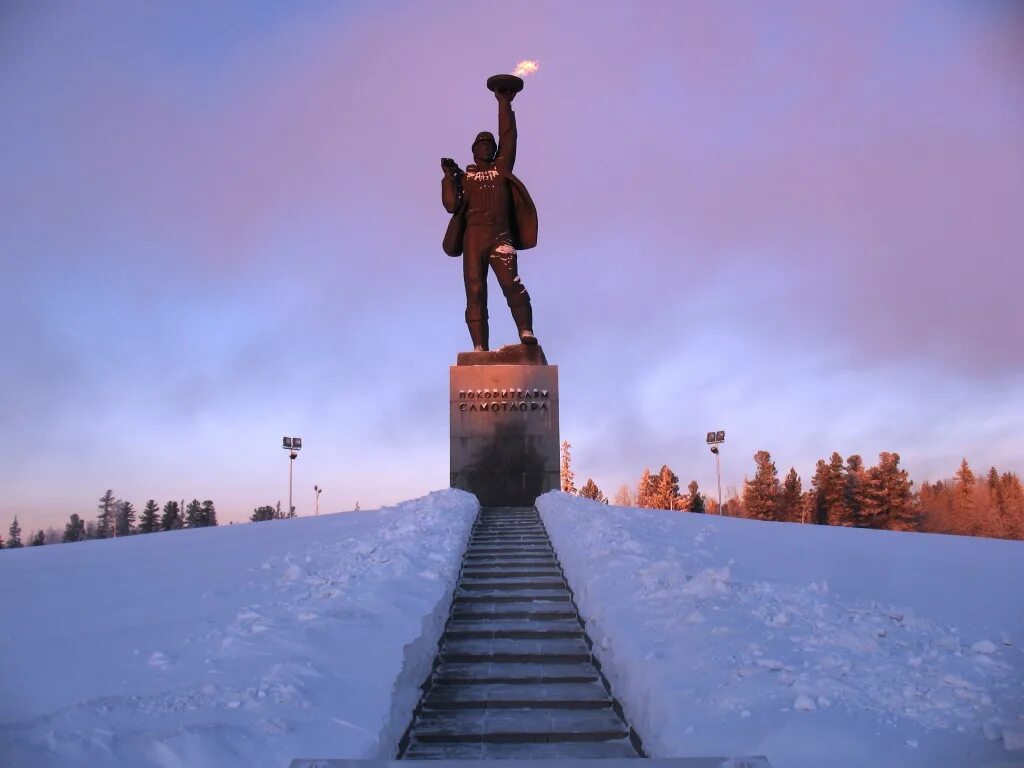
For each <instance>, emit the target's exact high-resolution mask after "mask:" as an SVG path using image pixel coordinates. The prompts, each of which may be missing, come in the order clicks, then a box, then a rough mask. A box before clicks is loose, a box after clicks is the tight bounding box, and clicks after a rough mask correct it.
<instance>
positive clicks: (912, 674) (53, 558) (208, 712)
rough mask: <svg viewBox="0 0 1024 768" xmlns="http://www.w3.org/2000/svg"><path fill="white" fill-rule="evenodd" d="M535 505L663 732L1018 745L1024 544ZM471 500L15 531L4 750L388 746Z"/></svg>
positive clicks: (902, 747) (0, 732) (785, 745)
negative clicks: (92, 535)
mask: <svg viewBox="0 0 1024 768" xmlns="http://www.w3.org/2000/svg"><path fill="white" fill-rule="evenodd" d="M538 507H539V508H540V510H541V514H542V515H543V518H544V521H545V524H546V525H547V527H548V530H549V532H550V534H551V538H552V541H553V543H554V545H555V548H556V550H557V552H558V555H559V558H560V559H561V561H562V564H563V566H564V568H565V571H566V575H567V578H568V579H569V582H570V585H571V586H572V588H573V590H574V591H575V594H576V599H577V602H578V603H579V607H580V609H581V612H582V614H583V615H584V617H585V618H586V619H587V629H588V631H589V632H590V635H591V637H592V639H593V640H594V641H595V649H596V651H597V654H598V656H599V658H600V659H601V661H602V663H603V664H604V670H605V672H606V674H608V676H609V678H610V679H611V681H612V684H613V687H614V691H615V694H616V695H617V696H618V697H619V698H620V700H621V701H622V702H623V704H624V705H625V708H626V714H627V717H628V718H629V719H630V722H631V723H632V725H633V726H634V727H635V728H636V729H637V731H638V732H639V733H640V735H641V737H642V738H643V740H644V744H645V746H646V747H647V748H648V749H649V750H650V751H651V752H652V754H653V755H654V756H684V755H709V754H723V753H731V754H739V753H747V754H765V755H767V756H768V757H769V759H770V761H771V764H772V766H773V768H810V767H811V766H814V768H818V767H819V766H822V765H827V766H838V767H842V766H849V767H850V768H853V767H854V766H856V768H862V767H863V766H871V767H872V768H893V767H895V766H910V767H911V768H916V767H917V766H920V768H924V767H925V766H928V768H932V767H933V766H940V767H942V768H946V767H952V766H970V767H971V768H976V767H988V768H995V767H996V766H1000V767H1005V766H1024V719H1022V716H1024V543H1021V542H1010V541H992V540H984V539H965V538H959V537H953V536H937V535H925V534H899V533H889V532H884V531H862V530H851V529H838V528H822V527H817V526H800V525H787V524H777V523H759V522H754V521H748V520H734V519H729V518H724V519H723V518H718V517H713V516H707V515H689V514H683V513H678V512H662V511H656V510H639V509H623V508H618V507H607V506H604V505H601V504H595V503H593V502H588V501H586V500H583V499H579V498H577V497H570V496H566V495H564V494H559V493H552V494H547V495H545V496H543V497H542V498H541V499H540V500H539V501H538ZM476 510H477V504H476V500H475V499H474V498H473V497H472V496H469V495H468V494H463V493H461V492H459V491H442V492H438V493H435V494H431V495H430V496H427V497H424V498H423V499H417V500H415V501H410V502H405V503H403V504H400V505H398V506H397V507H394V508H391V509H386V510H380V511H377V512H362V513H346V514H338V515H323V516H321V517H319V518H303V519H298V520H283V521H274V522H266V523H259V524H252V525H241V526H230V527H227V526H225V527H221V528H208V529H199V530H195V531H178V532H174V533H165V534H157V535H150V536H138V537H133V538H131V539H128V540H119V541H109V540H108V541H94V542H85V543H82V544H68V545H60V546H49V547H35V548H26V549H22V550H12V551H4V552H3V553H0V584H2V585H3V587H4V595H5V597H4V616H3V619H2V623H0V765H2V766H4V768H13V767H16V766H32V768H51V767H52V768H57V767H58V766H60V767H61V768H63V766H90V767H92V766H96V767H97V768H114V767H115V766H116V767H118V768H127V767H128V766H131V767H132V768H134V767H135V766H157V767H159V768H178V767H179V766H190V767H191V766H216V767H217V768H232V767H234V766H239V767H241V766H268V767H269V766H274V767H275V768H277V767H279V766H283V765H287V764H288V762H289V760H290V759H292V758H294V757H304V756H306V757H310V756H333V757H369V758H378V757H388V756H390V755H391V754H392V750H393V748H394V745H395V743H396V741H397V739H398V738H399V737H400V735H401V732H402V730H403V729H404V728H405V726H406V725H407V723H408V718H409V716H410V713H411V712H412V708H413V706H414V705H415V702H416V700H417V698H418V695H419V691H418V689H417V686H418V685H419V684H420V683H421V682H422V681H423V680H424V679H425V677H426V674H427V671H428V669H429V666H430V662H431V660H432V659H433V656H434V654H435V652H436V642H437V638H438V637H439V636H440V633H441V630H442V628H443V624H444V621H445V619H446V618H447V611H448V605H449V602H450V597H451V591H452V588H453V586H454V583H455V579H456V577H457V574H458V567H459V559H460V556H461V554H462V551H463V549H464V546H465V542H466V539H467V536H468V533H469V529H470V525H471V523H472V520H473V517H474V515H475V513H476Z"/></svg>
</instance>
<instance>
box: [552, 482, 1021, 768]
mask: <svg viewBox="0 0 1024 768" xmlns="http://www.w3.org/2000/svg"><path fill="white" fill-rule="evenodd" d="M537 506H538V508H539V509H540V511H541V515H542V517H543V519H544V523H545V525H546V526H547V529H548V532H549V533H550V535H551V539H552V542H553V543H554V546H555V549H556V550H557V552H558V555H559V558H560V560H561V561H562V565H563V567H564V569H565V572H566V577H567V578H568V580H569V583H570V586H571V587H572V589H573V590H574V592H575V595H576V600H577V603H578V605H579V608H580V612H581V614H582V615H583V616H584V618H585V619H586V620H587V630H588V632H589V634H590V636H591V638H592V639H593V640H594V642H595V649H596V652H597V654H598V657H599V658H600V659H601V661H602V663H603V664H604V671H605V673H606V674H607V675H608V677H609V678H610V680H611V682H612V687H613V690H614V692H615V693H616V695H617V696H618V697H619V698H620V700H621V701H622V703H623V705H624V708H625V710H626V715H627V718H628V719H629V720H630V722H631V723H632V725H633V727H634V728H636V730H637V731H638V732H639V734H640V736H641V738H642V739H643V741H644V746H645V747H646V748H647V749H648V750H649V751H650V752H651V754H652V756H655V757H669V756H673V757H675V756H685V755H707V754H722V753H733V754H737V753H739V754H744V753H745V754H763V755H766V756H767V757H768V758H769V760H770V761H771V764H772V766H773V768H812V767H813V768H819V767H820V766H830V768H839V767H842V766H849V768H867V767H868V766H870V767H871V768H895V767H896V766H901V767H906V766H920V767H921V768H925V767H926V766H927V767H928V768H935V767H941V768H952V767H954V766H957V767H959V766H963V767H964V768H981V767H983V766H990V767H992V768H994V767H995V766H1000V767H1004V766H1024V542H1018V541H996V540H990V539H972V538H962V537H957V536H941V535H931V534H914V533H894V532H889V531H868V530H856V529H848V528H827V527H819V526H811V525H795V524H785V523H762V522H757V521H751V520H735V519H730V518H721V517H714V516H710V515H691V514H686V513H679V512H665V511H659V510H641V509H631V508H622V507H609V506H605V505H603V504H598V503H596V502H591V501H587V500H585V499H580V498H578V497H575V496H567V495H565V494H561V493H550V494H546V495H545V496H542V497H541V498H540V499H539V500H538V504H537Z"/></svg>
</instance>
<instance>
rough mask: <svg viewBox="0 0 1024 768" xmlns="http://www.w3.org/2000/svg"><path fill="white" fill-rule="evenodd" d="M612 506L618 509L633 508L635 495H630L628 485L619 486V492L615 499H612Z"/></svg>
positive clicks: (616, 493)
mask: <svg viewBox="0 0 1024 768" xmlns="http://www.w3.org/2000/svg"><path fill="white" fill-rule="evenodd" d="M612 504H614V505H615V506H617V507H632V506H633V494H632V493H630V491H629V486H628V485H626V484H625V483H623V484H622V485H620V486H619V490H617V491H616V492H615V498H614V499H612Z"/></svg>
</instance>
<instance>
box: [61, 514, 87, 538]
mask: <svg viewBox="0 0 1024 768" xmlns="http://www.w3.org/2000/svg"><path fill="white" fill-rule="evenodd" d="M64 541H67V542H71V541H85V523H83V522H82V520H81V518H79V516H78V515H71V520H70V521H69V522H68V524H67V525H66V526H65V527H64Z"/></svg>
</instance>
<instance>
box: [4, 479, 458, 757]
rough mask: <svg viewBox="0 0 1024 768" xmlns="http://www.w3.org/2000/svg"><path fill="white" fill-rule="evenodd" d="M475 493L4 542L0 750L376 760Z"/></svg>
mask: <svg viewBox="0 0 1024 768" xmlns="http://www.w3.org/2000/svg"><path fill="white" fill-rule="evenodd" d="M477 509H478V504H477V501H476V498H475V497H474V496H471V495H470V494H466V493H463V492H461V491H453V490H446V491H439V492H437V493H433V494H430V495H429V496H426V497H424V498H421V499H417V500H414V501H409V502H405V503H402V504H399V505H398V506H396V507H393V508H388V509H382V510H380V511H374V512H355V513H345V514H336V515H321V516H320V517H314V518H300V519H296V520H280V521H270V522H263V523H258V524H249V525H235V526H224V527H220V528H206V529H201V530H194V531H175V532H172V533H161V534H156V535H149V536H137V537H132V538H131V539H128V540H123V539H122V540H119V541H110V540H107V541H92V542H85V543H82V544H67V545H54V546H48V547H39V548H25V549H22V550H12V551H4V552H2V553H0V584H3V585H4V593H5V604H4V619H3V623H2V626H0V765H3V766H5V768H14V766H32V767H33V768H46V766H55V767H56V766H61V767H63V766H90V768H92V767H96V768H103V767H105V766H133V767H134V766H160V768H175V767H177V766H217V767H218V768H222V767H226V766H274V768H280V766H283V765H288V764H289V762H290V760H291V759H292V758H295V757H302V756H309V755H331V756H337V757H354V758H356V757H366V758H381V757H391V756H392V755H393V750H394V748H395V745H396V744H397V741H398V738H399V737H400V736H401V734H402V731H403V730H404V729H405V727H406V725H408V721H409V718H410V717H411V714H412V709H413V706H414V705H415V703H416V701H417V699H418V696H419V691H418V690H417V686H418V685H419V684H420V683H422V682H423V680H424V679H425V678H426V676H427V673H428V671H429V668H430V664H431V662H432V660H433V658H434V655H435V654H436V652H437V640H438V638H439V637H440V634H441V631H442V629H443V626H444V621H445V619H446V618H447V614H448V606H449V603H450V601H451V594H452V591H453V589H454V585H455V581H456V578H457V576H458V568H459V562H460V556H461V554H462V552H463V550H464V549H465V544H466V540H467V538H468V535H469V529H470V526H471V524H472V521H473V518H474V516H475V515H476V512H477Z"/></svg>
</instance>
